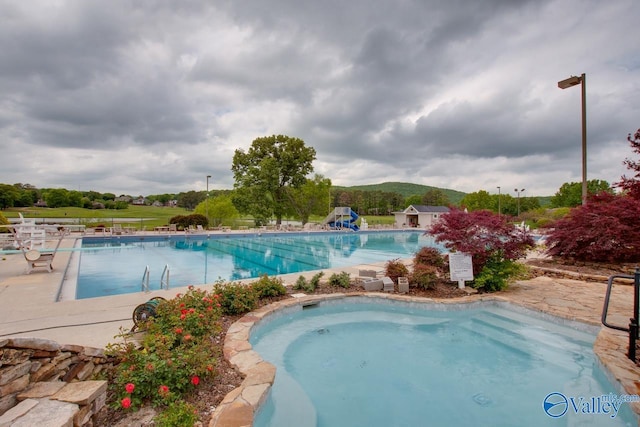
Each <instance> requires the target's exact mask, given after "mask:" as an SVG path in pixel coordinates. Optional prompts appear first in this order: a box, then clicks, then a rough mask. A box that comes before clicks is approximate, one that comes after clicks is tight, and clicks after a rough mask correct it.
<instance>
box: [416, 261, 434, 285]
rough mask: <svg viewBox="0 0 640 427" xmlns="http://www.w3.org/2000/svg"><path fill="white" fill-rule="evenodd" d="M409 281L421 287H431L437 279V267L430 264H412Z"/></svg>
mask: <svg viewBox="0 0 640 427" xmlns="http://www.w3.org/2000/svg"><path fill="white" fill-rule="evenodd" d="M410 280H411V283H413V284H415V285H416V286H418V287H419V288H422V289H433V288H434V287H435V285H436V282H437V281H438V269H437V268H436V267H434V266H432V265H426V264H414V265H413V272H412V273H411V279H410Z"/></svg>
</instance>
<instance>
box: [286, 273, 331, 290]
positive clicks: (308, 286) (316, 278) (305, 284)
mask: <svg viewBox="0 0 640 427" xmlns="http://www.w3.org/2000/svg"><path fill="white" fill-rule="evenodd" d="M322 276H324V273H323V272H322V271H321V272H319V273H316V274H314V275H313V277H312V278H311V280H307V279H306V278H305V277H304V276H299V277H298V280H296V283H295V285H293V289H296V290H299V291H304V292H307V293H313V292H315V291H316V289H317V288H318V286H320V278H322Z"/></svg>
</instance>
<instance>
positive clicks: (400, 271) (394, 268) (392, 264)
mask: <svg viewBox="0 0 640 427" xmlns="http://www.w3.org/2000/svg"><path fill="white" fill-rule="evenodd" d="M384 275H385V276H387V277H389V278H390V279H391V280H393V281H394V282H396V283H397V282H398V277H407V276H408V275H409V268H408V267H407V266H406V265H404V263H403V262H402V261H400V260H399V259H393V260H390V261H387V264H386V265H385V270H384Z"/></svg>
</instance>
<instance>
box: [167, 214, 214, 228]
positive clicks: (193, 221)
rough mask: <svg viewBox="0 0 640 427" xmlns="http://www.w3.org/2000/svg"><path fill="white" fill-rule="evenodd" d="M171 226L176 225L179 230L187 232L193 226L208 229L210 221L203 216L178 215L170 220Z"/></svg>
mask: <svg viewBox="0 0 640 427" xmlns="http://www.w3.org/2000/svg"><path fill="white" fill-rule="evenodd" d="M169 224H176V225H177V226H178V228H179V229H182V230H186V229H187V228H189V226H191V225H194V226H197V225H201V226H203V227H207V226H208V225H209V221H208V220H207V217H206V216H204V215H202V214H191V215H176V216H174V217H172V218H171V219H169Z"/></svg>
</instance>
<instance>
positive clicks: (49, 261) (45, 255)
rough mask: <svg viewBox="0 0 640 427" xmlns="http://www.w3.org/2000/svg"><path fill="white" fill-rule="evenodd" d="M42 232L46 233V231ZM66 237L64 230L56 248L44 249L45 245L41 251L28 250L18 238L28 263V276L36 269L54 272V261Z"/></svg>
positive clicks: (17, 239)
mask: <svg viewBox="0 0 640 427" xmlns="http://www.w3.org/2000/svg"><path fill="white" fill-rule="evenodd" d="M42 231H44V229H43V230H42ZM65 235H66V232H65V230H62V231H61V232H60V236H59V237H58V241H57V243H56V246H55V248H53V249H46V248H44V244H43V245H42V247H41V249H35V248H31V249H28V248H27V245H26V244H25V243H24V242H22V241H21V240H20V239H19V238H18V237H16V241H17V242H18V243H19V245H20V249H21V250H22V254H23V255H24V259H25V261H27V274H30V273H31V272H32V271H33V270H35V269H36V268H45V269H46V270H47V271H48V272H49V273H51V272H52V271H53V259H54V258H55V256H56V253H57V252H58V248H59V247H60V243H61V242H62V239H63V238H64V236H65Z"/></svg>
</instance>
